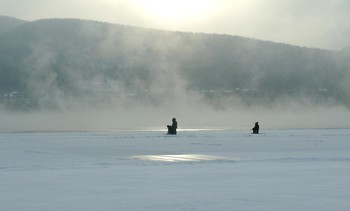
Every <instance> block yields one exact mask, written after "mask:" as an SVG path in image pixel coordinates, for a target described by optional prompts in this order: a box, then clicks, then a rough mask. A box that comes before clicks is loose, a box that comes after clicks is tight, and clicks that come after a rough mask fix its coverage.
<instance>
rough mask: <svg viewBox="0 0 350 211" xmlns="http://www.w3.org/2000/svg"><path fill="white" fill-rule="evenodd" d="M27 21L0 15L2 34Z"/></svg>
mask: <svg viewBox="0 0 350 211" xmlns="http://www.w3.org/2000/svg"><path fill="white" fill-rule="evenodd" d="M23 23H25V21H23V20H19V19H16V18H11V17H7V16H1V15H0V34H1V33H4V32H7V31H10V30H12V29H14V28H16V27H17V26H19V25H22V24H23Z"/></svg>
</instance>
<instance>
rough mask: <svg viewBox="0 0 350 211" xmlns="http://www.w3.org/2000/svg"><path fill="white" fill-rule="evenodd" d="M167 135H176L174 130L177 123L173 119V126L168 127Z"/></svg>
mask: <svg viewBox="0 0 350 211" xmlns="http://www.w3.org/2000/svg"><path fill="white" fill-rule="evenodd" d="M167 127H168V134H172V135H176V129H177V121H176V119H175V118H173V124H172V125H168V126H167Z"/></svg>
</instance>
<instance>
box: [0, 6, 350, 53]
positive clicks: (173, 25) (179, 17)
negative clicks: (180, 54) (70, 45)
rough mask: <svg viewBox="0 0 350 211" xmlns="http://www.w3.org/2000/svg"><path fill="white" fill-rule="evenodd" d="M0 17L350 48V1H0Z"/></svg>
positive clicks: (330, 47)
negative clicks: (90, 21)
mask: <svg viewBox="0 0 350 211" xmlns="http://www.w3.org/2000/svg"><path fill="white" fill-rule="evenodd" d="M0 15H6V16H12V17H17V18H20V19H24V20H36V19H41V18H80V19H93V20H99V21H105V22H111V23H119V24H126V25H134V26H143V27H152V28H158V29H166V30H177V31H190V32H205V33H220V34H232V35H241V36H246V37H251V38H258V39H263V40H271V41H276V42H283V43H289V44H294V45H301V46H307V47H319V48H326V49H334V50H341V49H342V48H344V47H347V46H350V42H349V41H350V21H349V20H350V1H349V0H0Z"/></svg>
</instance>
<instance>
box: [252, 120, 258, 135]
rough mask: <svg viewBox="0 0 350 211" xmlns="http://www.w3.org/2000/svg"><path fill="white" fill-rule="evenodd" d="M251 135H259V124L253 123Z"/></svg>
mask: <svg viewBox="0 0 350 211" xmlns="http://www.w3.org/2000/svg"><path fill="white" fill-rule="evenodd" d="M252 130H253V133H256V134H258V133H259V123H258V122H255V126H254V127H253V129H252Z"/></svg>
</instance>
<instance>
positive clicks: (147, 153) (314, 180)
mask: <svg viewBox="0 0 350 211" xmlns="http://www.w3.org/2000/svg"><path fill="white" fill-rule="evenodd" d="M249 132H250V131H243V130H236V131H235V130H232V131H229V130H226V131H210V130H207V131H206V130H203V131H202V130H182V131H181V130H180V131H179V132H178V135H176V136H167V135H165V131H124V132H52V133H43V132H41V133H1V134H0V194H1V196H0V210H6V211H11V210H26V211H30V210H33V211H34V210H84V211H85V210H350V202H349V200H348V199H349V198H350V130H349V129H304V130H265V131H262V132H263V133H262V134H259V135H252V134H250V133H249Z"/></svg>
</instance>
